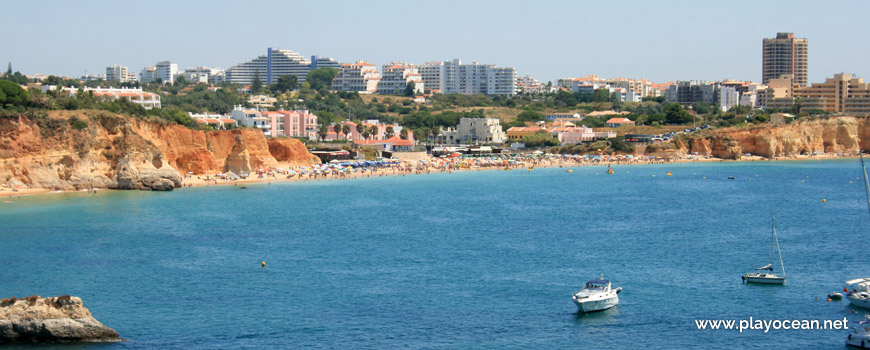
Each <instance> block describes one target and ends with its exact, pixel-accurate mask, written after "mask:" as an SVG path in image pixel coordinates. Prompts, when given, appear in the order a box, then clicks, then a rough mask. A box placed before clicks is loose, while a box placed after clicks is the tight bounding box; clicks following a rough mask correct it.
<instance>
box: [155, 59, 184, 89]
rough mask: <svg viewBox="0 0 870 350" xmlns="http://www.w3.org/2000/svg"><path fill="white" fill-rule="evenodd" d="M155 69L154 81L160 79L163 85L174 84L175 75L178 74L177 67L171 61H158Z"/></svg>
mask: <svg viewBox="0 0 870 350" xmlns="http://www.w3.org/2000/svg"><path fill="white" fill-rule="evenodd" d="M155 67H156V68H157V70H156V72H155V73H154V79H155V80H156V79H160V80H161V81H163V83H164V84H172V83H174V82H175V74H177V73H178V65H177V64H175V62H171V61H160V62H157V65H156V66H155Z"/></svg>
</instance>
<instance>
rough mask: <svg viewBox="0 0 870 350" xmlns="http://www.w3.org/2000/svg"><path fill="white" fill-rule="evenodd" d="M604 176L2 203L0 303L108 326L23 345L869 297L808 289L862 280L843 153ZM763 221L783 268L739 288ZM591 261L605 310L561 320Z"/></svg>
mask: <svg viewBox="0 0 870 350" xmlns="http://www.w3.org/2000/svg"><path fill="white" fill-rule="evenodd" d="M569 169H570V170H573V171H572V172H568V171H567V170H569ZM606 170H607V169H606V166H604V165H601V166H588V167H574V168H535V169H533V170H531V171H529V170H527V169H514V170H511V171H504V170H490V171H464V172H454V173H437V174H435V173H433V174H428V175H408V176H388V177H372V178H363V179H353V180H324V181H308V182H274V183H261V184H253V185H247V188H244V189H243V188H241V187H237V186H212V187H200V188H182V189H178V190H175V191H173V192H169V193H164V192H140V191H101V192H98V193H96V194H91V193H57V194H48V195H42V196H32V197H21V198H11V199H13V200H15V201H14V203H0V297H11V296H18V297H23V296H28V295H33V294H39V295H41V296H58V295H62V294H70V295H73V296H78V297H81V298H82V299H83V300H84V305H85V306H86V307H87V308H88V309H90V311H91V313H92V314H93V316H94V317H95V318H96V319H98V320H99V321H101V322H102V323H103V324H105V325H107V326H109V327H111V328H114V329H115V330H117V331H118V333H120V335H121V336H122V337H123V338H124V339H126V341H125V342H121V343H112V344H71V345H52V346H16V347H14V348H25V349H30V348H39V349H44V348H62V349H79V348H86V349H186V350H193V349H583V348H607V349H637V348H653V349H683V348H707V349H772V348H776V349H842V348H844V341H845V339H846V336H847V334H848V333H849V331H848V330H830V329H827V330H824V329H817V330H784V329H780V330H774V329H769V330H768V331H765V330H744V331H742V332H740V331H738V330H722V329H720V330H710V329H706V330H701V329H698V327H697V322H696V321H699V320H719V319H721V320H736V321H737V322H739V321H740V320H747V321H748V320H749V319H750V318H751V319H752V320H768V321H770V320H819V321H820V322H824V321H825V320H831V321H838V320H842V319H843V318H847V319H848V320H850V321H855V320H861V319H863V318H864V317H865V314H867V313H868V312H870V310H860V309H854V308H853V307H850V305H849V303H848V301H845V300H844V301H827V300H826V295H827V294H828V293H830V292H835V291H841V290H842V289H843V287H844V281H846V280H849V279H852V278H858V277H870V261H868V258H867V257H868V253H870V234H868V228H870V215H868V205H867V198H866V196H865V192H864V185H863V181H864V180H863V178H862V172H861V165H860V162H859V160H858V159H841V160H814V161H769V162H764V161H762V162H723V163H719V162H712V163H711V162H700V163H681V164H657V165H649V164H643V165H614V166H613V170H614V172H615V173H614V174H606V173H605V171H606ZM668 172H671V174H672V175H670V176H669V175H668ZM729 177H733V179H729ZM3 199H4V200H9V198H3ZM773 215H775V217H776V230H777V234H778V239H779V244H780V247H781V250H782V260H783V262H784V265H785V271H786V273H787V282H786V284H785V285H784V286H763V285H747V284H743V283H742V282H741V278H740V276H741V275H743V274H744V273H747V272H751V271H752V270H753V268H754V267H759V266H762V265H766V264H768V263H770V260H771V257H770V255H771V254H770V242H771V219H772V216H773ZM264 262H265V267H263V266H262V263H264ZM777 265H778V264H777ZM601 277H603V278H605V279H608V280H611V281H612V283H613V286H614V287H622V288H623V290H622V292H621V293H620V294H619V299H620V302H619V305H618V306H617V307H615V308H612V309H610V310H607V311H604V312H599V313H592V314H578V313H577V308H576V306H575V305H574V304H573V303H572V300H571V295H572V293H573V292H575V291H577V290H579V289H580V288H581V287H582V286H583V285H584V283H585V282H586V281H587V280H591V279H595V278H601Z"/></svg>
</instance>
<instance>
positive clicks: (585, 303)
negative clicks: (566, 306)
mask: <svg viewBox="0 0 870 350" xmlns="http://www.w3.org/2000/svg"><path fill="white" fill-rule="evenodd" d="M618 304H619V296H612V297H609V298H603V299H593V300H576V299H575V300H574V305H577V310H578V311H580V312H596V311H604V310H607V309H609V308H612V307H614V306H616V305H618Z"/></svg>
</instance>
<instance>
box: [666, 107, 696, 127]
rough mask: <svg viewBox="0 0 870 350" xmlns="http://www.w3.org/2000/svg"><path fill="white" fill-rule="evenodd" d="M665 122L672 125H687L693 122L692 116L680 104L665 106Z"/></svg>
mask: <svg viewBox="0 0 870 350" xmlns="http://www.w3.org/2000/svg"><path fill="white" fill-rule="evenodd" d="M665 121H667V122H668V123H670V124H686V123H688V122H691V121H692V116H691V115H690V114H689V112H686V110H685V109H683V107H681V106H680V104H679V103H671V104H669V105H667V106H665Z"/></svg>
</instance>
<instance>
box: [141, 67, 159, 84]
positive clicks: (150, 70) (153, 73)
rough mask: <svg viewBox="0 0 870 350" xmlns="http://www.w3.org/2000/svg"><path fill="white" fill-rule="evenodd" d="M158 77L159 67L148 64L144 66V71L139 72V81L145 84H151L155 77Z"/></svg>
mask: <svg viewBox="0 0 870 350" xmlns="http://www.w3.org/2000/svg"><path fill="white" fill-rule="evenodd" d="M156 77H157V67H155V66H148V67H145V68H142V71H141V72H139V81H141V82H142V83H143V84H150V83H153V82H154V78H156Z"/></svg>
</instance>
